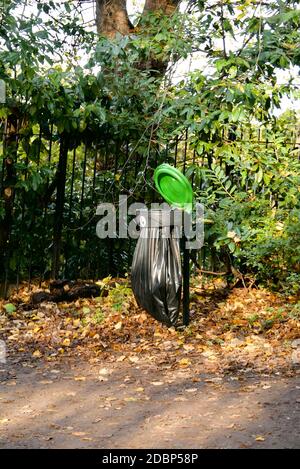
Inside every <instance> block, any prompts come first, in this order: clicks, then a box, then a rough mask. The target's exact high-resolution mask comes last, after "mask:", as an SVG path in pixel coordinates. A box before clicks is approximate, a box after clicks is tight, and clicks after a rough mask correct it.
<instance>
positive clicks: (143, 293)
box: [131, 207, 182, 327]
mask: <svg viewBox="0 0 300 469" xmlns="http://www.w3.org/2000/svg"><path fill="white" fill-rule="evenodd" d="M136 222H137V223H138V225H139V226H140V229H141V231H140V237H139V239H138V242H137V245H136V249H135V252H134V256H133V263H132V269H131V284H132V289H133V293H134V296H135V298H136V300H137V302H138V304H139V305H140V306H141V307H143V308H144V309H145V310H146V311H148V313H150V314H151V315H152V316H153V317H154V318H155V319H157V320H158V321H160V322H163V323H165V324H166V325H167V326H169V327H170V326H173V325H175V323H176V321H177V319H178V315H179V309H180V297H181V285H182V274H181V256H180V245H179V239H180V230H181V226H182V212H181V211H180V210H177V209H172V208H171V207H169V208H167V209H163V210H146V209H143V210H140V211H139V212H138V213H137V217H136Z"/></svg>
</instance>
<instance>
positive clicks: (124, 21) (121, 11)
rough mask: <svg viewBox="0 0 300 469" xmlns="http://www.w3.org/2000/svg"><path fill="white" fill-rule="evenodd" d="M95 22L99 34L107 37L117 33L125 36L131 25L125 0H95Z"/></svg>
mask: <svg viewBox="0 0 300 469" xmlns="http://www.w3.org/2000/svg"><path fill="white" fill-rule="evenodd" d="M96 23H97V30H98V33H99V34H100V35H101V36H105V37H107V38H109V39H112V38H114V37H115V35H116V34H117V33H119V34H122V35H123V36H126V35H128V34H129V32H130V29H133V25H132V24H131V23H130V21H129V18H128V13H127V9H126V0H96Z"/></svg>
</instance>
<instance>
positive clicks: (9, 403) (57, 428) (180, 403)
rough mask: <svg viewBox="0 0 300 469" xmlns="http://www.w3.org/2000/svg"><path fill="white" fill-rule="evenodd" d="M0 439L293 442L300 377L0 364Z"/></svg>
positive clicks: (1, 442)
mask: <svg viewBox="0 0 300 469" xmlns="http://www.w3.org/2000/svg"><path fill="white" fill-rule="evenodd" d="M0 369H1V373H0V380H1V384H0V448H299V447H300V419H299V410H300V379H299V378H300V377H299V375H298V376H294V377H284V376H282V375H280V374H277V375H275V376H273V377H270V376H267V375H254V374H251V372H249V373H242V374H236V375H226V376H223V377H222V376H217V377H216V376H209V375H202V374H201V373H199V370H198V371H197V370H196V371H195V370H191V369H187V370H184V369H183V370H175V371H174V370H171V369H167V368H162V367H157V366H156V365H152V364H149V363H146V362H145V363H144V362H143V361H141V362H139V363H138V364H132V365H130V364H128V363H114V362H105V363H101V362H100V361H98V362H95V361H93V362H92V363H89V362H88V361H80V362H77V363H76V362H73V361H71V362H67V360H64V362H63V363H60V364H57V363H56V364H53V363H44V362H42V361H36V362H23V363H17V362H15V363H14V362H12V361H10V362H9V363H7V364H6V365H3V364H2V365H0Z"/></svg>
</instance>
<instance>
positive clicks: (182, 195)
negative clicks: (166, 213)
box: [154, 163, 193, 210]
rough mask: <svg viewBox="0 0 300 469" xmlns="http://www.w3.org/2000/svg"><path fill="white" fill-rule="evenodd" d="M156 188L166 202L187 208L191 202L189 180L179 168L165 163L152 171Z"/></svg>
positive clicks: (191, 195) (191, 192)
mask: <svg viewBox="0 0 300 469" xmlns="http://www.w3.org/2000/svg"><path fill="white" fill-rule="evenodd" d="M154 182H155V186H156V189H157V190H158V192H159V193H160V194H161V195H162V197H163V198H164V199H165V201H166V202H168V204H170V205H173V206H174V207H177V208H183V209H187V210H189V209H190V208H191V205H192V203H193V189H192V186H191V184H190V182H189V180H188V179H187V178H186V177H185V175H184V174H182V172H181V171H179V169H177V168H174V166H171V165H169V164H167V163H163V164H161V165H160V166H158V167H157V168H156V170H155V172H154Z"/></svg>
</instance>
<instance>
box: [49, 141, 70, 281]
mask: <svg viewBox="0 0 300 469" xmlns="http://www.w3.org/2000/svg"><path fill="white" fill-rule="evenodd" d="M67 161H68V139H67V137H66V136H65V135H62V136H61V142H60V149H59V161H58V169H57V191H56V204H55V215H54V226H53V257H52V278H54V279H56V278H57V277H58V274H59V268H60V259H59V258H60V252H61V235H62V228H63V216H64V204H65V186H66V175H67Z"/></svg>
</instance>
